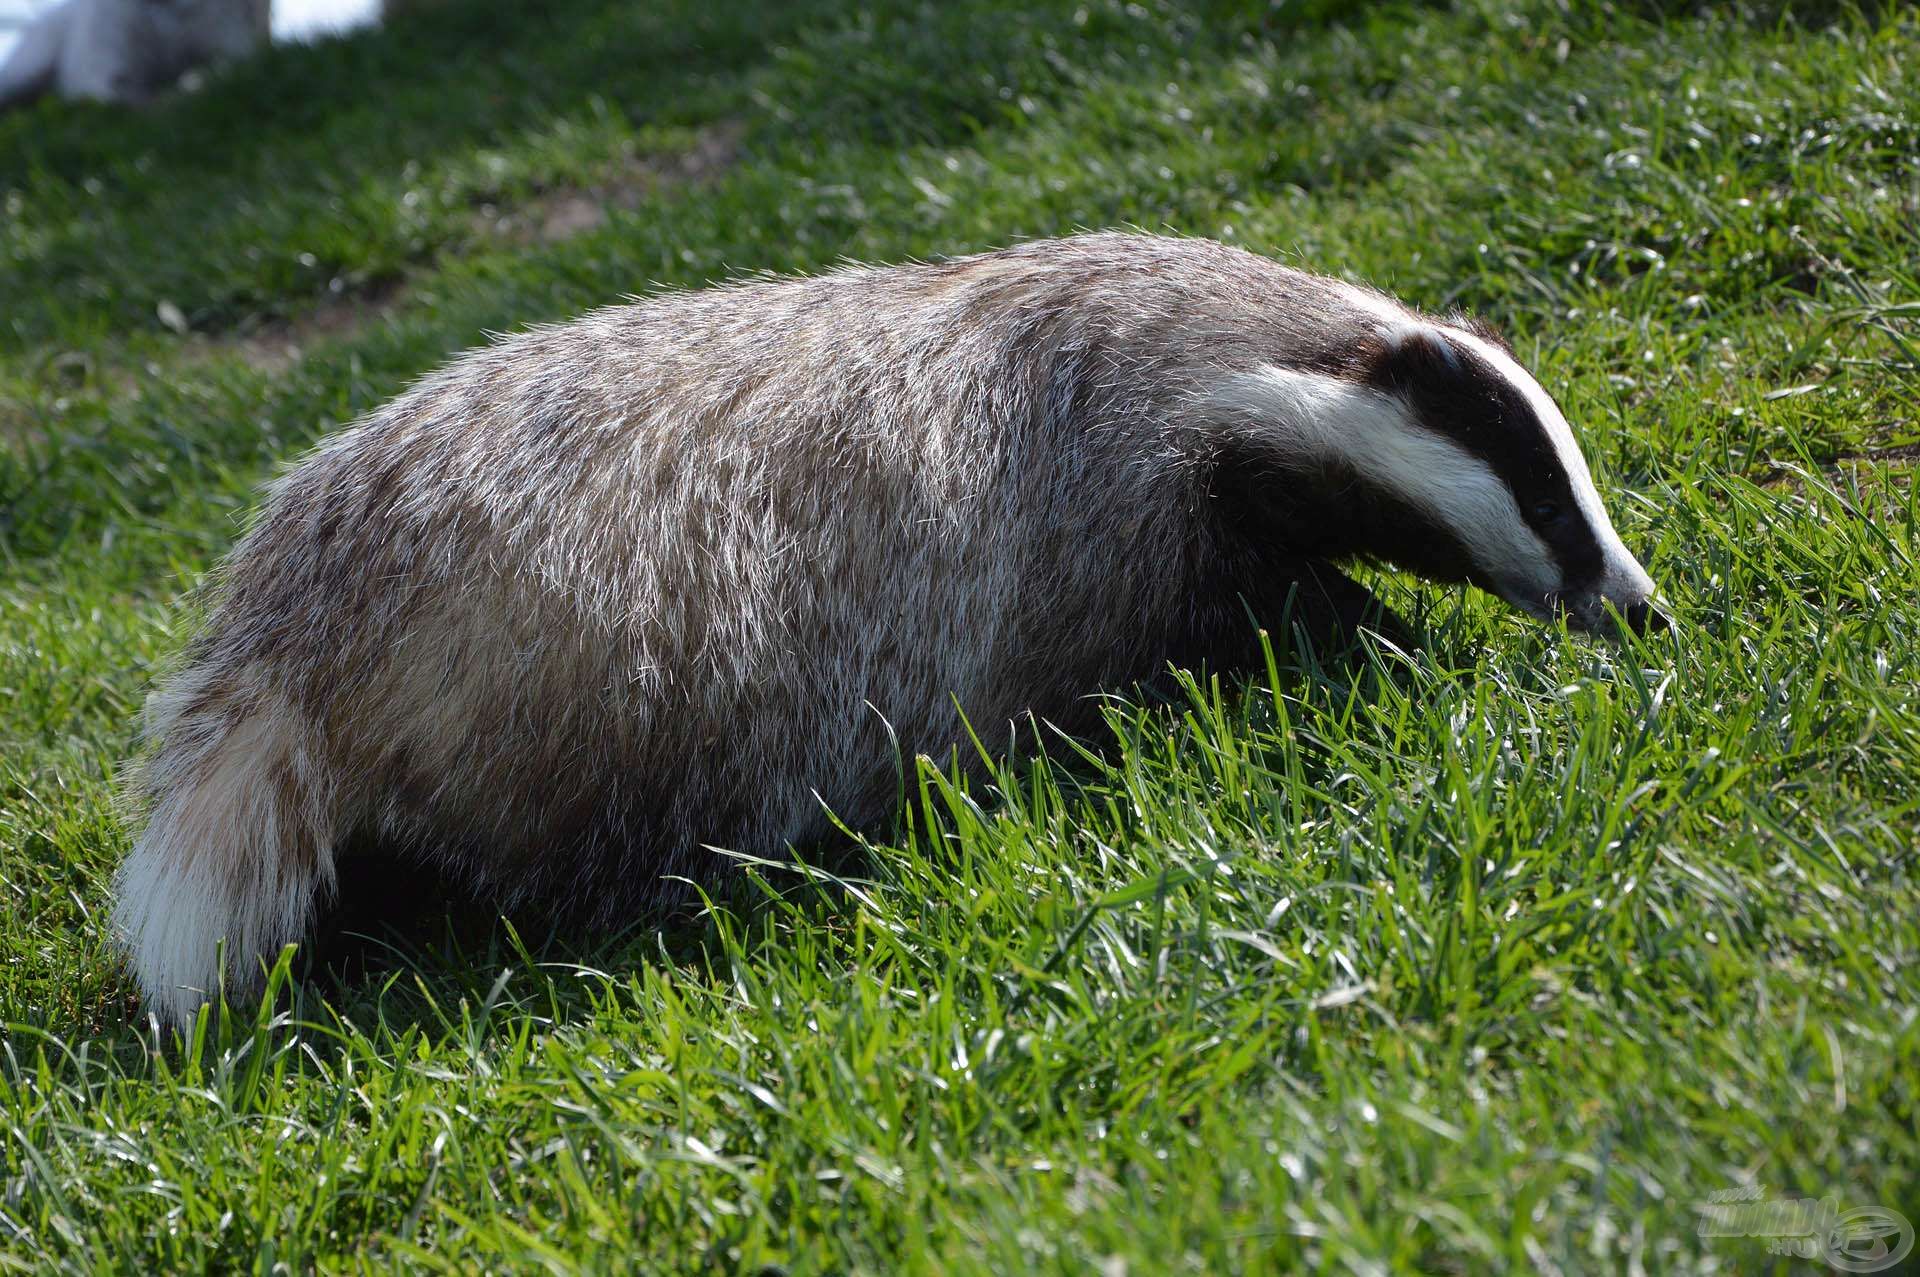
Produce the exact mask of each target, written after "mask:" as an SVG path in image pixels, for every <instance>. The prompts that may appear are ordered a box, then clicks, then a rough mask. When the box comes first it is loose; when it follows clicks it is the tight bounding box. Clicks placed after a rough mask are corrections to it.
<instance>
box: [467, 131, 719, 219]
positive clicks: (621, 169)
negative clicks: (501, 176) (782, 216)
mask: <svg viewBox="0 0 1920 1277" xmlns="http://www.w3.org/2000/svg"><path fill="white" fill-rule="evenodd" d="M744 132H745V130H744V129H743V128H742V127H741V126H740V125H739V124H738V123H735V122H732V121H729V122H727V123H724V124H716V125H714V126H713V127H711V128H708V129H705V130H703V131H702V132H701V133H700V135H699V137H698V138H696V139H695V141H694V144H693V145H692V146H691V147H689V148H688V149H686V150H684V151H679V152H675V153H672V154H667V155H659V154H652V153H637V152H636V153H634V154H631V155H629V156H627V157H626V160H625V162H624V163H623V164H621V165H620V166H618V167H617V168H616V169H615V170H614V171H613V172H612V173H611V174H609V175H608V177H607V178H606V179H605V180H603V181H600V182H596V183H594V184H593V185H591V186H586V187H556V188H554V189H552V190H548V191H543V192H541V193H540V194H539V195H537V196H535V197H534V198H533V199H530V200H525V201H522V202H521V203H518V204H510V205H496V204H482V205H480V207H479V208H478V209H476V210H475V211H474V221H473V228H474V231H475V232H476V233H477V234H479V235H483V236H486V237H488V238H501V239H505V240H507V241H508V242H510V243H516V244H553V243H558V242H560V241H561V240H566V239H571V238H573V237H574V236H575V235H582V234H585V233H586V232H588V231H592V230H597V229H599V228H600V227H602V226H604V225H606V223H607V216H608V211H609V210H610V209H620V210H623V211H631V210H632V209H635V208H638V207H639V206H640V204H641V203H642V202H643V201H644V200H646V199H647V198H648V197H650V196H652V195H655V194H658V193H659V192H660V191H661V190H662V189H664V188H666V187H671V186H687V187H700V186H704V185H707V184H708V183H710V182H712V181H714V180H716V179H717V178H718V177H720V175H722V174H723V173H725V172H726V171H727V170H728V169H729V168H731V167H733V163H734V160H735V158H736V157H737V156H738V155H739V152H740V138H741V136H742V135H743V134H744Z"/></svg>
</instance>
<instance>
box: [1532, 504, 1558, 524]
mask: <svg viewBox="0 0 1920 1277" xmlns="http://www.w3.org/2000/svg"><path fill="white" fill-rule="evenodd" d="M1559 517H1560V503H1559V502H1558V501H1536V502H1535V503H1534V506H1533V519H1534V522H1536V523H1552V522H1554V521H1555V520H1556V519H1558V518H1559Z"/></svg>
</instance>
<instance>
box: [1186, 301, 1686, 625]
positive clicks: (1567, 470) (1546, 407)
mask: <svg viewBox="0 0 1920 1277" xmlns="http://www.w3.org/2000/svg"><path fill="white" fill-rule="evenodd" d="M1361 300H1362V308H1361V310H1360V312H1359V313H1358V315H1357V317H1355V318H1353V319H1352V320H1351V324H1350V326H1349V325H1346V324H1343V325H1342V327H1344V328H1347V331H1345V332H1344V333H1342V334H1341V336H1340V340H1339V342H1338V343H1337V344H1335V345H1323V344H1320V343H1319V342H1315V343H1311V344H1303V343H1289V344H1288V348H1287V349H1284V350H1281V351H1278V352H1276V355H1275V360H1274V362H1271V363H1268V362H1262V363H1261V365H1260V366H1259V367H1257V368H1255V369H1252V370H1244V371H1240V372H1237V373H1234V374H1231V375H1229V376H1228V377H1226V378H1225V379H1224V380H1223V381H1222V382H1221V383H1220V384H1219V386H1218V388H1217V390H1216V392H1215V394H1214V395H1213V396H1212V398H1213V402H1214V403H1215V404H1216V406H1218V407H1219V408H1221V409H1224V411H1225V413H1226V416H1227V419H1228V420H1229V421H1231V422H1232V423H1234V425H1233V429H1232V430H1231V431H1230V434H1229V442H1228V447H1227V449H1226V452H1225V456H1224V461H1223V467H1224V468H1235V467H1238V468H1241V469H1242V470H1243V471H1244V473H1246V474H1250V475H1254V476H1259V477H1257V478H1255V479H1254V480H1253V481H1252V483H1251V485H1250V486H1246V485H1243V490H1244V491H1245V494H1246V495H1247V496H1248V497H1249V498H1250V499H1252V500H1255V501H1257V502H1259V503H1260V505H1261V507H1262V510H1263V515H1262V521H1264V522H1267V523H1269V524H1271V525H1276V526H1275V531H1276V533H1277V534H1279V535H1282V536H1285V537H1286V538H1288V539H1289V540H1290V541H1291V542H1292V543H1293V544H1294V545H1295V546H1296V547H1297V548H1298V549H1300V550H1301V551H1302V552H1305V553H1309V554H1314V555H1319V556H1322V557H1327V558H1341V557H1355V556H1357V557H1365V558H1373V559H1379V560H1384V561H1388V562H1393V563H1397V564H1400V565H1401V566H1404V567H1407V568H1409V569H1411V570H1413V571H1415V572H1418V573H1420V574H1421V575H1423V576H1426V577H1429V578H1431V579H1434V580H1438V581H1468V582H1471V583H1473V584H1475V585H1477V586H1480V587H1481V588H1483V589H1486V590H1489V591H1491V592H1492V593H1494V594H1497V595H1499V596H1500V597H1501V598H1503V599H1505V600H1507V601H1508V602H1509V603H1511V604H1513V605H1514V606H1515V607H1517V608H1519V609H1521V610H1522V611H1524V612H1527V613H1528V614H1530V615H1532V616H1535V617H1538V618H1540V619H1542V620H1551V619H1553V618H1555V617H1559V616H1564V617H1565V618H1566V619H1567V621H1568V622H1569V624H1571V625H1573V626H1574V627H1576V628H1578V629H1582V630H1588V631H1594V632H1602V633H1604V632H1607V631H1609V630H1610V629H1611V628H1612V625H1613V622H1612V619H1611V618H1612V617H1613V616H1614V615H1616V614H1617V615H1618V617H1619V618H1620V619H1621V620H1622V621H1624V622H1625V623H1626V624H1627V625H1628V626H1629V627H1630V628H1631V629H1633V630H1634V631H1635V632H1645V631H1647V630H1649V629H1659V628H1664V627H1665V626H1666V624H1667V621H1666V618H1665V617H1664V616H1663V615H1662V614H1661V613H1660V611H1659V610H1658V609H1657V608H1656V607H1655V606H1654V603H1653V593H1654V586H1653V581H1652V579H1651V578H1649V577H1648V576H1647V573H1646V571H1645V569H1643V568H1642V567H1641V566H1640V564H1639V562H1638V561H1637V560H1636V559H1635V558H1634V556H1633V555H1632V554H1630V553H1629V552H1628V551H1627V548H1626V546H1624V545H1622V544H1621V542H1620V536H1619V534H1618V533H1617V532H1615V531H1614V529H1613V522H1612V520H1610V519H1609V518H1608V517H1607V512H1606V509H1605V507H1603V506H1602V505H1601V503H1600V495H1599V493H1598V492H1596V491H1595V490H1594V486H1593V478H1592V475H1591V474H1590V473H1589V472H1588V470H1587V462H1586V458H1584V457H1583V456H1581V454H1580V448H1579V445H1578V444H1577V443H1576V442H1575V441H1574V437H1573V431H1572V429H1571V428H1570V427H1569V426H1568V424H1567V420H1566V417H1565V416H1564V415H1562V413H1561V412H1560V409H1559V408H1558V407H1557V406H1555V404H1554V402H1553V399H1552V398H1551V397H1550V396H1549V395H1548V394H1547V392H1546V391H1545V390H1543V389H1542V388H1541V386H1540V383H1539V382H1537V381H1536V380H1534V378H1533V377H1532V375H1530V374H1529V373H1528V372H1527V371H1526V370H1525V369H1524V368H1522V367H1521V366H1520V365H1519V364H1518V363H1517V362H1516V361H1515V360H1514V358H1513V356H1512V354H1511V353H1509V352H1508V350H1507V349H1506V348H1505V347H1504V345H1503V344H1502V343H1501V342H1500V341H1499V340H1498V338H1496V337H1495V336H1494V335H1493V334H1492V333H1491V332H1490V331H1488V330H1484V329H1479V328H1471V327H1468V326H1466V325H1456V324H1453V323H1446V322H1441V321H1438V320H1431V319H1428V318H1426V317H1424V316H1420V315H1418V314H1416V313H1414V312H1409V311H1400V310H1398V309H1397V308H1396V307H1393V305H1392V303H1389V302H1387V300H1386V299H1385V298H1379V297H1376V296H1374V295H1372V294H1366V295H1364V296H1363V297H1362V299H1361ZM1229 482H1230V483H1231V482H1232V481H1229ZM1252 488H1257V489H1258V491H1257V493H1256V492H1254V491H1252V490H1251V489H1252Z"/></svg>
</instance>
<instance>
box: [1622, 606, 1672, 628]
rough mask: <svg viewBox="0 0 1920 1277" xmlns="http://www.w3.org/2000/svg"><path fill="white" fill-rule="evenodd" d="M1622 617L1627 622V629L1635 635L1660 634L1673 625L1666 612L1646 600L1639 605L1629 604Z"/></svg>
mask: <svg viewBox="0 0 1920 1277" xmlns="http://www.w3.org/2000/svg"><path fill="white" fill-rule="evenodd" d="M1621 615H1622V616H1623V617H1624V618H1625V620H1626V622H1627V628H1628V629H1630V630H1632V631H1633V632H1634V633H1635V634H1658V633H1660V632H1662V631H1663V630H1666V629H1667V628H1669V627H1670V626H1671V625H1672V624H1673V622H1672V621H1670V620H1668V619H1667V614H1666V613H1665V612H1662V611H1661V610H1660V609H1659V608H1657V607H1655V606H1654V605H1653V604H1652V603H1651V602H1650V601H1648V600H1646V599H1641V600H1640V601H1639V602H1638V603H1629V604H1628V605H1627V610H1626V611H1625V612H1623V613H1621Z"/></svg>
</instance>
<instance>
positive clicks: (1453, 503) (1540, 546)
mask: <svg viewBox="0 0 1920 1277" xmlns="http://www.w3.org/2000/svg"><path fill="white" fill-rule="evenodd" d="M1213 399H1214V402H1215V404H1216V405H1218V406H1219V407H1221V408H1224V409H1226V410H1227V411H1230V412H1234V413H1238V414H1243V415H1245V416H1247V417H1249V418H1251V419H1252V420H1254V421H1256V422H1259V423H1261V424H1262V425H1263V426H1265V427H1266V428H1267V429H1269V430H1271V431H1272V432H1273V437H1274V444H1275V449H1276V451H1277V452H1278V453H1280V454H1281V455H1283V456H1284V455H1287V454H1294V455H1297V456H1299V457H1300V458H1301V459H1302V460H1303V461H1304V460H1307V459H1336V460H1339V461H1341V462H1344V463H1345V464H1347V465H1350V466H1352V467H1353V468H1354V469H1355V470H1357V471H1358V472H1360V473H1361V474H1363V475H1365V476H1366V477H1367V478H1368V479H1369V480H1371V481H1372V482H1374V483H1376V484H1378V485H1379V486H1380V487H1382V488H1385V489H1386V490H1388V491H1389V492H1393V493H1395V494H1396V495H1398V496H1399V497H1401V498H1402V499H1403V500H1405V501H1407V502H1408V503H1410V504H1412V505H1414V506H1417V507H1419V508H1420V509H1423V510H1425V511H1426V512H1427V513H1428V514H1430V515H1431V516H1432V517H1433V518H1434V520H1435V521H1436V522H1438V523H1439V524H1440V525H1441V526H1442V527H1444V528H1446V529H1447V530H1448V531H1449V532H1451V533H1452V534H1453V535H1454V536H1455V537H1456V538H1458V539H1459V541H1460V543H1461V544H1462V545H1463V546H1465V547H1466V550H1467V553H1468V554H1470V555H1472V556H1473V561H1474V562H1475V564H1477V565H1478V566H1479V567H1480V568H1481V570H1482V571H1484V572H1486V573H1487V574H1488V575H1489V576H1491V577H1493V578H1495V579H1496V580H1497V581H1498V582H1499V583H1500V586H1501V591H1502V593H1503V594H1505V595H1506V596H1507V597H1508V598H1509V599H1512V600H1514V601H1515V602H1516V603H1518V604H1519V605H1520V606H1523V607H1525V606H1528V605H1529V601H1530V600H1533V599H1542V600H1544V598H1545V596H1546V595H1547V594H1549V593H1551V592H1552V591H1554V590H1556V589H1558V588H1559V585H1560V580H1559V575H1560V573H1559V567H1558V565H1557V564H1556V563H1555V561H1554V558H1553V554H1552V552H1551V551H1550V550H1548V548H1547V546H1546V544H1545V543H1544V542H1543V541H1541V540H1540V538H1539V537H1538V536H1537V535H1535V533H1534V531H1533V529H1532V528H1530V527H1528V526H1527V524H1526V520H1525V519H1523V518H1522V517H1521V514H1520V508H1519V507H1518V506H1517V505H1516V504H1514V500H1513V493H1512V492H1511V491H1510V490H1509V489H1508V487H1507V485H1506V484H1505V483H1504V482H1502V481H1501V479H1500V476H1499V475H1497V474H1495V473H1494V472H1493V468H1492V467H1491V466H1489V465H1487V463H1486V462H1484V461H1482V460H1481V459H1480V458H1478V457H1476V456H1474V455H1473V454H1472V453H1469V452H1467V451H1466V450H1465V449H1463V448H1461V447H1459V446H1458V445H1457V444H1454V443H1452V442H1450V441H1448V440H1446V439H1443V438H1441V437H1440V436H1439V435H1436V434H1433V433H1432V432H1430V431H1427V430H1422V429H1420V428H1419V427H1418V426H1417V425H1415V424H1414V423H1413V422H1412V420H1410V419H1409V417H1408V411H1407V406H1406V404H1405V403H1403V402H1402V401H1401V400H1400V399H1398V398H1396V397H1394V396H1392V395H1387V394H1383V393H1381V392H1380V391H1377V390H1373V389H1371V388H1369V387H1366V386H1360V385H1355V384H1354V383H1353V382H1350V381H1343V380H1341V379H1340V378H1337V377H1325V376H1320V375H1318V374H1315V373H1305V372H1296V371H1294V370H1292V369H1288V368H1277V367H1266V368H1262V369H1260V370H1259V371H1257V372H1250V373H1238V374H1235V375H1234V376H1232V377H1229V378H1227V379H1226V380H1225V381H1223V382H1222V383H1221V384H1220V385H1219V386H1218V387H1217V388H1216V389H1215V391H1214V394H1213Z"/></svg>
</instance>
